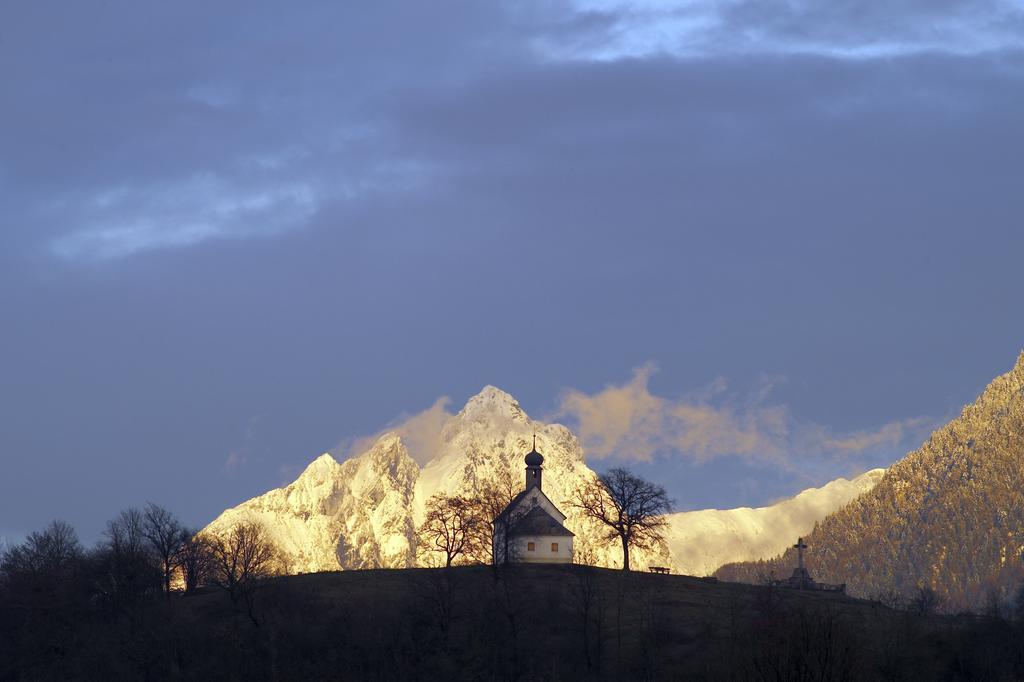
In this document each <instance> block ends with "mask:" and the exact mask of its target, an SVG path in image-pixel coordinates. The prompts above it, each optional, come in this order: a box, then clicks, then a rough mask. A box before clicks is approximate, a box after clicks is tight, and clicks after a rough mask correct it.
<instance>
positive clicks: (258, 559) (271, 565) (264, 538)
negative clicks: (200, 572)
mask: <svg viewBox="0 0 1024 682" xmlns="http://www.w3.org/2000/svg"><path fill="white" fill-rule="evenodd" d="M210 547H211V556H212V557H213V581H214V582H215V583H216V584H217V585H219V586H220V587H222V588H223V589H224V590H225V591H227V593H228V596H229V597H230V598H231V603H232V604H235V605H236V606H237V605H238V603H239V601H241V602H244V603H245V607H246V611H247V613H248V614H249V619H250V620H252V622H253V624H254V625H257V626H258V625H259V621H258V620H257V619H256V612H255V608H254V604H255V602H254V594H255V591H256V589H257V588H258V587H259V586H260V584H261V583H262V582H263V580H265V579H266V578H269V577H271V576H273V575H275V574H277V573H279V572H280V554H281V552H280V550H279V549H278V548H277V545H275V544H274V542H273V540H271V539H270V537H269V536H268V535H267V531H266V529H265V528H264V527H263V524H261V523H258V522H256V521H246V522H243V523H239V524H236V525H235V526H233V527H232V528H231V530H230V531H228V533H227V534H226V535H223V536H218V537H214V538H212V539H211V540H210Z"/></svg>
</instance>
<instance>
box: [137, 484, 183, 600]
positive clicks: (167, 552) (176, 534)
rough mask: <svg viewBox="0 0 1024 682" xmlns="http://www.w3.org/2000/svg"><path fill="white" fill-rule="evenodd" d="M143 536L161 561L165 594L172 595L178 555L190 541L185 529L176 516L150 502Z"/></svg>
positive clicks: (144, 520) (143, 520) (144, 514)
mask: <svg viewBox="0 0 1024 682" xmlns="http://www.w3.org/2000/svg"><path fill="white" fill-rule="evenodd" d="M142 534H143V535H144V536H145V538H146V541H147V542H148V543H149V548H150V549H151V550H152V552H153V554H154V555H156V558H157V559H158V560H159V561H160V570H161V572H162V573H163V587H164V593H165V594H167V595H170V594H171V578H172V577H173V575H174V570H175V568H176V566H177V562H178V553H179V552H180V551H181V548H182V546H183V545H184V544H185V542H186V540H188V535H186V533H185V528H184V526H182V525H181V523H180V522H179V521H178V519H177V518H176V517H175V516H174V514H172V513H171V512H169V511H168V510H166V509H164V508H163V507H160V506H157V505H155V504H153V503H152V502H150V503H149V504H147V505H146V509H145V511H144V512H143V519H142Z"/></svg>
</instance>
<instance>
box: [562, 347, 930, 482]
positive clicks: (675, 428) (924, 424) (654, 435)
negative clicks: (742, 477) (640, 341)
mask: <svg viewBox="0 0 1024 682" xmlns="http://www.w3.org/2000/svg"><path fill="white" fill-rule="evenodd" d="M655 370H656V368H655V366H654V365H653V364H646V365H644V366H642V367H640V368H638V369H636V370H634V372H633V377H632V379H630V380H629V381H628V382H626V383H624V384H621V385H610V386H607V387H605V388H604V389H602V390H600V391H598V392H596V393H594V394H587V393H584V392H582V391H578V390H569V391H566V392H565V393H563V395H562V397H561V399H560V404H559V408H558V411H557V414H556V416H557V417H560V418H568V420H569V421H570V424H571V425H572V426H574V427H575V428H576V430H577V433H578V435H579V437H580V439H581V440H582V442H583V446H584V450H585V454H586V456H587V457H588V459H591V460H603V459H608V458H616V459H623V460H633V461H650V460H651V459H653V458H655V457H656V456H676V457H684V458H687V459H691V460H693V461H695V462H706V461H708V460H710V459H713V458H715V457H722V456H741V457H745V458H749V459H760V460H768V461H772V462H775V463H778V464H782V465H787V466H789V465H791V464H793V463H794V461H795V460H797V459H799V458H801V457H808V456H816V455H828V456H843V455H851V454H859V453H864V452H867V451H872V450H879V449H881V448H890V449H896V448H898V447H900V446H901V445H903V444H905V443H906V442H907V440H908V439H910V438H915V437H917V436H919V435H920V434H921V433H922V431H923V430H924V429H927V428H930V427H931V426H933V425H934V422H933V420H930V419H925V418H914V419H907V420H902V421H897V422H891V423H888V424H884V425H882V426H881V427H879V428H878V429H875V430H863V431H856V432H852V433H845V434H833V433H832V432H831V431H830V430H829V429H828V428H826V427H824V426H821V425H819V424H814V423H812V422H807V421H804V420H800V419H797V418H795V417H794V416H793V415H792V414H791V411H790V410H789V408H788V407H787V406H785V405H782V404H770V403H769V402H768V399H769V397H770V393H771V389H772V387H773V386H775V385H776V384H778V383H779V382H780V381H781V379H779V378H777V377H773V378H765V379H763V380H762V382H761V384H760V385H759V386H758V387H756V388H755V389H754V390H753V391H751V392H750V393H749V394H748V395H747V396H745V397H744V398H742V399H740V398H738V397H737V396H735V395H732V394H730V393H728V392H727V386H726V383H725V381H724V380H723V379H716V380H715V381H714V382H712V383H711V384H710V385H709V386H707V387H705V388H704V389H702V390H700V391H695V392H692V393H690V394H688V395H686V396H684V397H682V398H680V399H676V400H672V399H668V398H663V397H660V396H656V395H654V394H652V393H651V391H650V388H649V381H650V378H651V375H652V374H653V373H654V372H655Z"/></svg>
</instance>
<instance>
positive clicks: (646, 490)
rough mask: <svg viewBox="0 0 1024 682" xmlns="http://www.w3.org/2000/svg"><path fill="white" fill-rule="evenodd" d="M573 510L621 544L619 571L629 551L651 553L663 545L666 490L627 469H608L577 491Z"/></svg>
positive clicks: (669, 507) (625, 567)
mask: <svg viewBox="0 0 1024 682" xmlns="http://www.w3.org/2000/svg"><path fill="white" fill-rule="evenodd" d="M574 498H575V499H574V501H573V506H574V507H576V508H577V509H579V510H581V511H582V512H583V513H584V515H585V516H587V517H589V518H591V519H594V520H595V521H597V522H599V523H600V524H601V525H602V526H604V530H605V531H606V532H605V537H606V539H607V540H608V541H609V542H611V541H614V540H616V539H617V540H619V541H620V542H621V543H622V570H624V571H628V570H629V550H630V548H636V549H650V548H651V547H653V546H654V545H656V544H658V543H661V542H662V541H663V537H662V530H663V529H664V528H665V525H666V521H665V514H667V513H668V512H670V511H671V510H672V501H671V500H669V498H668V495H667V494H666V493H665V489H664V488H662V487H661V486H660V485H656V484H654V483H651V482H649V481H645V480H643V479H642V478H640V477H638V476H635V475H633V474H632V473H631V472H629V471H628V470H626V469H621V468H615V469H610V470H608V471H607V472H606V473H604V474H601V475H600V476H598V477H597V478H595V479H593V480H591V481H589V482H587V483H585V484H583V485H582V486H580V487H579V488H577V489H576V491H575V495H574Z"/></svg>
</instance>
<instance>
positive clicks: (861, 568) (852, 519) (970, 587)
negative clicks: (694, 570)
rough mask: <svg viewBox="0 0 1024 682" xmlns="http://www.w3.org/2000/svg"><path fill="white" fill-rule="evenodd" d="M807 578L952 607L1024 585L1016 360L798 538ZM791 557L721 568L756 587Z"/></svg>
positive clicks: (1023, 393) (1023, 477) (1022, 380)
mask: <svg viewBox="0 0 1024 682" xmlns="http://www.w3.org/2000/svg"><path fill="white" fill-rule="evenodd" d="M806 542H807V544H808V545H809V549H808V550H807V553H806V558H807V564H808V568H809V569H810V571H811V574H812V576H813V577H814V578H815V579H817V580H820V581H822V582H833V583H846V584H847V585H848V590H849V591H850V593H852V594H854V595H860V596H871V595H878V594H885V593H890V592H896V593H899V594H902V595H905V596H906V595H910V594H912V593H913V592H914V591H915V589H916V588H917V587H919V586H922V587H924V586H926V587H931V588H932V589H934V590H936V591H937V592H939V593H940V594H941V595H943V596H945V597H946V598H947V599H948V600H949V604H950V607H951V608H963V607H967V608H972V607H974V608H976V607H978V606H981V605H983V604H985V603H987V602H989V601H990V600H991V599H992V598H993V597H994V598H996V599H1005V598H1007V597H1008V596H1009V594H1011V593H1012V592H1013V591H1015V590H1016V589H1018V588H1019V587H1020V585H1021V582H1022V579H1024V570H1022V568H1024V567H1022V566H1021V564H1022V554H1021V550H1022V548H1024V353H1022V354H1021V355H1020V357H1019V358H1018V360H1017V363H1016V365H1015V366H1014V367H1013V369H1012V370H1010V371H1009V372H1008V373H1006V374H1003V375H1002V376H1000V377H997V378H996V379H995V380H993V381H992V383H990V384H989V385H988V387H987V388H985V390H984V392H982V394H981V395H980V396H979V397H978V399H977V400H975V401H974V402H973V403H972V404H970V405H968V406H966V407H965V408H964V409H963V411H962V412H961V413H960V416H959V417H957V418H956V419H954V420H953V421H951V422H949V423H948V424H947V425H946V426H944V427H942V428H941V429H939V430H937V431H935V432H934V433H933V434H932V435H931V437H930V438H929V439H928V440H927V441H926V442H925V443H924V444H923V445H922V446H921V447H920V448H919V449H918V450H915V451H914V452H911V453H910V454H908V455H907V456H906V457H905V458H904V459H903V460H901V461H900V462H898V463H896V464H894V465H893V466H892V467H890V468H889V470H888V471H887V472H886V474H885V476H883V477H882V480H881V481H880V482H879V483H878V485H876V486H875V487H874V488H873V489H872V490H871V491H870V492H868V493H866V494H864V495H862V496H860V497H858V498H856V499H854V500H853V501H852V502H850V503H849V504H847V505H845V506H844V507H842V508H841V509H839V510H837V511H836V512H835V513H833V514H831V515H829V516H828V517H826V518H825V519H824V520H823V521H821V523H819V524H818V526H817V527H816V528H815V529H814V531H813V532H812V533H811V534H810V535H809V536H808V537H807V538H806ZM795 561H796V559H795V552H794V551H793V550H787V551H786V552H785V553H784V554H782V556H780V557H777V558H775V559H773V560H770V561H765V562H759V563H744V564H737V565H729V566H724V567H723V568H721V569H720V570H719V571H718V575H719V576H721V577H724V578H726V579H731V580H745V581H756V580H757V579H758V576H759V575H764V574H768V573H771V572H774V573H775V574H776V575H788V574H789V572H790V571H791V570H792V567H793V565H794V564H795Z"/></svg>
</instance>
